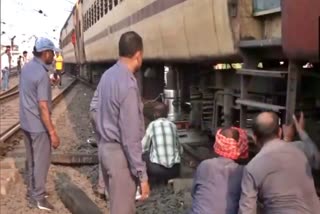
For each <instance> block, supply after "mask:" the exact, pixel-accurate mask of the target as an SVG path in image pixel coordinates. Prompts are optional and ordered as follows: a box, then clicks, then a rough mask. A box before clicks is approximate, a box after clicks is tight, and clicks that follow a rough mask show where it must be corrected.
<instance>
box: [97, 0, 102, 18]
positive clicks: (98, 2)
mask: <svg viewBox="0 0 320 214" xmlns="http://www.w3.org/2000/svg"><path fill="white" fill-rule="evenodd" d="M96 16H97V21H99V20H100V18H101V17H100V0H97V1H96Z"/></svg>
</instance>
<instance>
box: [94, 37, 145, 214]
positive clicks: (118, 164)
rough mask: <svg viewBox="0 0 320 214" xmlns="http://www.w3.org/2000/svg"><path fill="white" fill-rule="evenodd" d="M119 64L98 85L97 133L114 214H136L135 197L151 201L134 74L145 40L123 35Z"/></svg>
mask: <svg viewBox="0 0 320 214" xmlns="http://www.w3.org/2000/svg"><path fill="white" fill-rule="evenodd" d="M119 55H120V58H119V60H118V62H117V63H116V64H115V65H113V66H112V67H111V68H110V69H108V70H107V71H106V72H105V73H104V74H103V76H102V77H101V80H100V82H99V85H98V103H97V117H96V119H97V129H98V132H99V134H100V136H101V140H100V142H99V157H100V162H101V166H102V173H103V176H104V181H105V183H106V186H107V190H108V193H109V197H110V213H111V214H133V213H135V193H136V188H137V185H140V189H141V198H140V199H141V200H144V199H146V198H148V197H149V192H150V189H149V184H148V176H147V173H146V165H145V163H144V162H143V160H142V145H141V140H142V138H143V136H144V117H143V109H142V108H143V105H142V102H141V97H140V92H139V89H138V85H137V81H136V78H135V77H134V73H135V72H137V71H138V70H139V69H140V67H141V65H142V55H143V43H142V38H141V37H140V36H139V35H138V34H137V33H135V32H127V33H124V34H123V35H121V38H120V41H119Z"/></svg>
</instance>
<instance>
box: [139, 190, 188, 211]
mask: <svg viewBox="0 0 320 214" xmlns="http://www.w3.org/2000/svg"><path fill="white" fill-rule="evenodd" d="M183 194H184V193H183V192H179V193H177V194H175V193H174V192H173V190H172V188H171V187H169V186H158V187H155V188H152V190H151V195H150V198H149V199H148V200H147V201H146V202H143V203H141V202H140V203H137V214H182V213H186V209H185V208H184V197H183Z"/></svg>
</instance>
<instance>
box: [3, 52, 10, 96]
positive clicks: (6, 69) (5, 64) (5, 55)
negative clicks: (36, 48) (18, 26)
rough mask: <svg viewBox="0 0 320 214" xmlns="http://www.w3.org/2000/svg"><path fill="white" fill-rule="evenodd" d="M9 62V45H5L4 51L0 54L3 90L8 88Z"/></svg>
mask: <svg viewBox="0 0 320 214" xmlns="http://www.w3.org/2000/svg"><path fill="white" fill-rule="evenodd" d="M10 64H11V63H10V47H7V49H6V51H5V53H3V54H1V80H2V81H1V88H2V90H3V91H7V90H8V89H9V73H10Z"/></svg>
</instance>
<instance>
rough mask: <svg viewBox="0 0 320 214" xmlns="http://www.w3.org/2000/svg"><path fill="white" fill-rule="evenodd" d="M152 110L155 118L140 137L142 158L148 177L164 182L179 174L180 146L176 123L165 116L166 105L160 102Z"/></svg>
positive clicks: (166, 112)
mask: <svg viewBox="0 0 320 214" xmlns="http://www.w3.org/2000/svg"><path fill="white" fill-rule="evenodd" d="M154 110H155V112H154V119H155V120H154V121H153V122H151V123H150V124H149V126H148V128H147V130H146V134H145V136H144V138H143V139H142V150H143V153H144V154H143V159H144V160H145V161H146V164H147V172H148V175H149V177H150V178H151V179H152V180H154V181H155V182H157V181H160V182H162V181H165V182H166V181H167V180H169V179H172V178H174V177H177V176H179V173H180V161H181V154H182V146H181V145H180V142H179V136H178V133H177V128H176V125H175V124H174V123H172V122H171V121H169V120H168V119H167V118H166V117H167V114H168V108H167V106H166V105H165V104H163V103H161V104H159V105H157V106H156V107H155V109H154Z"/></svg>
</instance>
